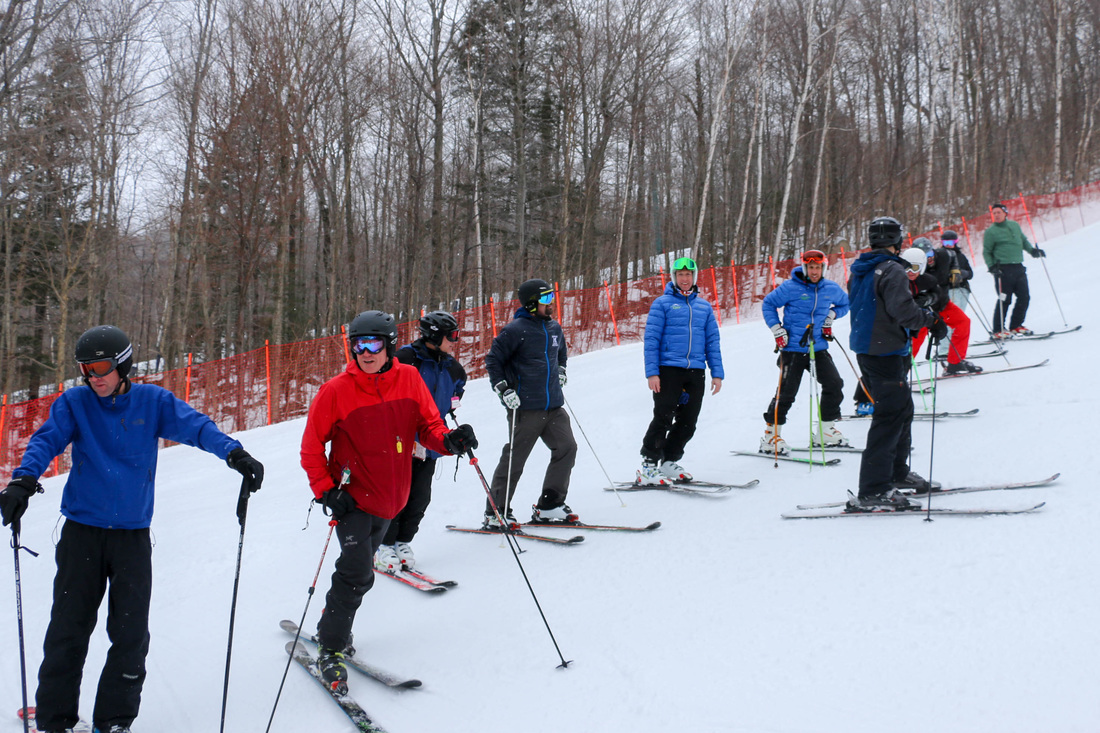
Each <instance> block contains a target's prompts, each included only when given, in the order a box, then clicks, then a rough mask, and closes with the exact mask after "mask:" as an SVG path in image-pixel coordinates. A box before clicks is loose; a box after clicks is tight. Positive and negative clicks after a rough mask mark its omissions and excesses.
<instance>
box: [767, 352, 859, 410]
mask: <svg viewBox="0 0 1100 733" xmlns="http://www.w3.org/2000/svg"><path fill="white" fill-rule="evenodd" d="M776 364H777V365H778V366H779V368H780V369H781V370H782V373H783V376H782V377H781V378H780V383H779V399H778V406H777V405H776V401H777V400H776V398H775V397H772V401H771V402H770V403H769V404H768V409H767V410H766V411H765V412H764V422H766V423H768V424H769V425H773V424H775V423H776V421H777V420H778V423H779V424H780V425H786V424H787V412H788V411H790V409H791V405H793V404H794V398H795V397H797V396H798V388H799V387H800V386H801V385H802V373H803V372H808V371H810V355H809V354H808V353H805V354H804V353H802V352H800V351H780V352H779V359H778V360H777V361H776ZM814 368H815V369H814V370H815V371H816V372H817V381H818V383H819V384H820V385H821V419H822V420H824V421H826V422H831V421H833V420H839V419H840V403H841V401H842V400H843V399H844V380H843V379H841V378H840V372H838V371H837V370H836V364H835V363H833V357H832V356H830V355H829V352H828V351H816V352H814ZM777 411H778V416H777V414H776V413H777Z"/></svg>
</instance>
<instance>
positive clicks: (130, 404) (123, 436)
mask: <svg viewBox="0 0 1100 733" xmlns="http://www.w3.org/2000/svg"><path fill="white" fill-rule="evenodd" d="M158 438H166V439H168V440H173V441H175V442H177V443H184V444H186V445H191V446H195V447H196V448H202V449H203V450H204V451H206V452H208V453H213V454H214V455H216V456H217V457H218V458H222V459H224V458H225V457H226V456H228V455H229V453H230V451H232V450H234V449H235V448H240V447H242V446H241V444H240V443H239V442H237V441H236V440H234V439H233V438H230V437H229V436H228V435H226V434H225V433H223V432H222V431H221V430H218V427H217V426H216V425H215V424H214V421H213V420H211V419H210V418H208V417H207V416H206V415H203V414H202V413H201V412H198V411H197V410H195V409H194V408H193V407H191V406H190V405H188V404H187V403H186V402H184V401H183V400H181V399H179V398H177V397H176V396H175V395H174V394H172V393H171V392H169V391H168V390H166V389H164V388H162V387H158V386H156V385H153V384H131V385H130V389H129V391H128V392H126V393H125V394H120V395H114V396H112V397H100V396H99V395H97V394H96V393H95V392H94V391H93V390H92V388H91V387H88V386H81V387H75V388H73V389H70V390H69V391H68V392H65V393H64V394H62V395H61V396H60V397H58V398H57V399H56V400H55V401H54V403H53V405H51V406H50V416H49V418H47V419H46V422H44V423H42V426H41V427H40V428H38V430H36V431H35V433H34V435H32V436H31V440H30V443H28V444H27V450H26V451H25V452H24V453H23V462H22V463H21V464H20V465H19V468H17V469H15V471H13V472H12V476H13V477H16V476H31V477H33V478H35V479H37V478H38V477H39V476H41V475H42V474H43V472H45V470H46V468H47V467H48V466H49V465H50V461H52V460H53V459H54V457H56V456H58V455H60V454H61V452H62V451H64V450H65V447H66V446H67V445H69V443H72V445H73V466H72V469H71V470H70V471H69V480H68V481H67V482H66V483H65V491H64V493H63V494H62V495H61V513H62V514H63V515H65V516H66V517H67V518H69V519H71V520H73V521H74V522H80V523H81V524H88V525H91V526H93V527H103V528H105V529H144V528H145V527H148V526H149V524H150V522H152V520H153V478H154V476H155V475H156V472H157V439H158Z"/></svg>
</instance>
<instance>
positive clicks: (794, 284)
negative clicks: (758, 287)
mask: <svg viewBox="0 0 1100 733" xmlns="http://www.w3.org/2000/svg"><path fill="white" fill-rule="evenodd" d="M780 308H782V309H783V328H785V329H786V330H787V335H788V336H789V340H788V341H787V345H786V346H784V347H783V350H784V351H797V352H799V353H802V354H805V353H808V352H809V350H810V347H809V344H807V345H806V346H802V345H800V343H799V342H800V341H801V340H802V334H803V333H804V332H805V331H806V327H807V326H808V325H810V324H811V323H812V324H813V327H814V351H825V350H826V349H828V348H829V342H828V341H826V340H825V339H824V338H823V337H822V336H821V328H822V326H823V325H824V323H825V319H826V318H828V317H829V311H830V310H832V311H833V312H834V313H836V316H835V317H836V318H841V317H843V316H844V315H846V314H847V313H848V294H847V293H845V292H844V288H842V287H840V286H839V285H838V284H836V283H835V282H833V281H832V280H827V279H826V278H824V277H823V278H821V279H820V280H818V281H817V282H816V283H811V282H810V281H809V280H807V279H806V274H805V273H804V272H803V270H802V268H801V267H796V268H794V270H792V271H791V279H790V280H787V281H786V282H784V283H782V284H780V286H779V287H777V288H776V289H775V290H773V291H771V292H770V293H768V294H767V296H765V297H764V305H763V312H764V323H766V324H768V327H769V328H770V327H772V326H775V325H777V324H778V323H779V309H780Z"/></svg>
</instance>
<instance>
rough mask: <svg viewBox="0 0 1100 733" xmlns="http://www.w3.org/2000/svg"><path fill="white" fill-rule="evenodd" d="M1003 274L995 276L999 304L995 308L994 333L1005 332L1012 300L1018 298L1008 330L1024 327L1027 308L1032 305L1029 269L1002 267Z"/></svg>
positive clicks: (1013, 266) (1012, 266)
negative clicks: (1005, 320)
mask: <svg viewBox="0 0 1100 733" xmlns="http://www.w3.org/2000/svg"><path fill="white" fill-rule="evenodd" d="M1000 267H1001V274H1000V275H995V276H994V283H993V284H994V285H995V289H996V291H997V303H996V305H994V306H993V333H997V332H999V331H1002V330H1004V329H1003V328H1001V324H1003V323H1004V316H1005V315H1007V314H1008V308H1009V306H1011V305H1012V298H1013V296H1015V298H1016V306H1015V307H1014V308H1013V309H1012V318H1011V320H1010V321H1009V322H1008V330H1009V331H1011V330H1012V329H1014V328H1019V327H1020V326H1022V325H1024V319H1025V318H1026V317H1027V306H1028V304H1029V303H1031V293H1030V292H1029V291H1028V287H1027V268H1025V267H1024V266H1023V265H1017V264H1014V265H1001V266H1000Z"/></svg>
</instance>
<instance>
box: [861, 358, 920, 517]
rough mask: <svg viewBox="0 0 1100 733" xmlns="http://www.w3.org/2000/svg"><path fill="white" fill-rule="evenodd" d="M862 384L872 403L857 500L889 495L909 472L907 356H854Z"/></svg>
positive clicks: (910, 395)
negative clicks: (898, 481) (885, 493)
mask: <svg viewBox="0 0 1100 733" xmlns="http://www.w3.org/2000/svg"><path fill="white" fill-rule="evenodd" d="M856 359H857V361H858V363H859V368H860V371H861V372H863V383H864V385H866V387H867V389H868V390H869V391H870V393H871V396H872V397H874V399H875V413H874V416H873V417H872V419H871V427H870V428H869V429H868V431H867V447H866V448H864V450H863V457H862V459H861V461H860V465H859V496H860V498H866V497H869V496H875V495H878V494H882V493H884V492H886V491H889V490H890V489H891V488H893V484H894V481H895V480H899V479H901V478H904V477H905V476H906V475H907V474H908V472H909V463H908V462H909V445H910V442H911V439H912V435H911V432H910V431H911V428H912V424H913V393H912V392H911V391H910V389H909V381H908V375H909V357H908V356H868V355H867V354H857V355H856Z"/></svg>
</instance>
